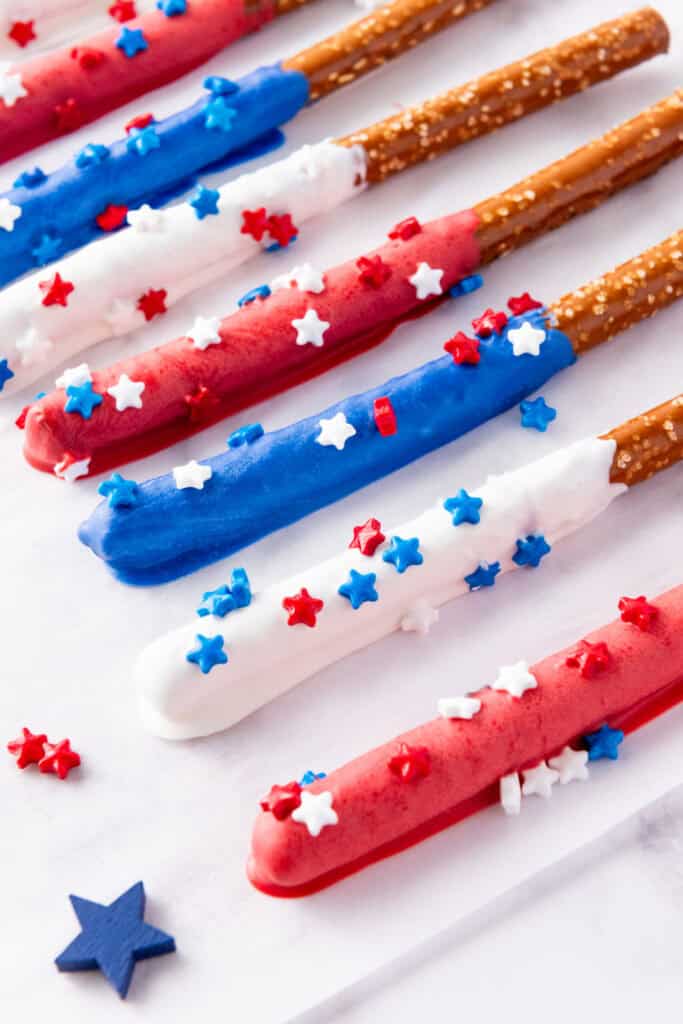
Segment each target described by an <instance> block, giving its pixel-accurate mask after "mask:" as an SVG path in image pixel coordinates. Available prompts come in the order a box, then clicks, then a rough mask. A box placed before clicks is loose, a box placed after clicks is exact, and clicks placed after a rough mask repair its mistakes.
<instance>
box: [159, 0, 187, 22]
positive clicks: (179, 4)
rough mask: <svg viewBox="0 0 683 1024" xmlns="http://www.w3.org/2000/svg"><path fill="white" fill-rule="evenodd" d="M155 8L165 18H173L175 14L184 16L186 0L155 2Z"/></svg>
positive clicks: (161, 0) (160, 0)
mask: <svg viewBox="0 0 683 1024" xmlns="http://www.w3.org/2000/svg"><path fill="white" fill-rule="evenodd" d="M157 7H158V8H159V10H160V11H163V13H164V14H165V15H166V17H167V18H175V16H176V15H177V14H185V12H186V11H187V0H157Z"/></svg>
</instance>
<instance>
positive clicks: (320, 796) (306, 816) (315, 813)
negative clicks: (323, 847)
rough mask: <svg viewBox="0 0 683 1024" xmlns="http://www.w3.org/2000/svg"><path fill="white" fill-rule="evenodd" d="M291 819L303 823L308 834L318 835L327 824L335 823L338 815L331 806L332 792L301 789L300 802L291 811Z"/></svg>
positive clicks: (337, 820) (337, 821)
mask: <svg viewBox="0 0 683 1024" xmlns="http://www.w3.org/2000/svg"><path fill="white" fill-rule="evenodd" d="M292 821H298V822H299V823H300V824H301V825H305V826H306V828H307V829H308V833H309V835H311V836H314V837H317V836H319V835H320V833H321V832H322V830H323V829H324V828H325V827H326V826H327V825H337V824H338V823H339V816H338V814H337V812H336V811H335V810H334V808H333V807H332V794H331V793H330V792H328V791H326V792H324V793H309V792H308V790H305V789H304V790H302V792H301V803H300V804H299V806H298V807H296V808H295V809H294V810H293V811H292Z"/></svg>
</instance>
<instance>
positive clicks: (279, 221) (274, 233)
mask: <svg viewBox="0 0 683 1024" xmlns="http://www.w3.org/2000/svg"><path fill="white" fill-rule="evenodd" d="M268 234H269V235H270V237H271V238H272V239H273V240H274V241H275V244H276V245H277V246H278V248H280V249H286V248H287V246H288V245H290V244H291V243H292V242H295V241H296V239H297V238H298V235H299V229H298V228H297V226H296V224H294V222H293V221H292V218H291V216H290V214H288V213H283V214H280V215H276V214H273V216H271V217H269V218H268Z"/></svg>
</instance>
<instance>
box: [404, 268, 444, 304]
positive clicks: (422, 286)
mask: <svg viewBox="0 0 683 1024" xmlns="http://www.w3.org/2000/svg"><path fill="white" fill-rule="evenodd" d="M442 277H443V270H439V268H438V267H430V266H429V264H428V263H425V262H422V263H418V265H417V270H416V271H415V273H414V274H413V276H412V277H409V278H408V280H409V281H410V283H411V284H412V286H413V288H414V289H415V291H416V293H417V297H418V299H427V298H429V296H430V295H441V293H442V291H443V288H442V287H441V278H442Z"/></svg>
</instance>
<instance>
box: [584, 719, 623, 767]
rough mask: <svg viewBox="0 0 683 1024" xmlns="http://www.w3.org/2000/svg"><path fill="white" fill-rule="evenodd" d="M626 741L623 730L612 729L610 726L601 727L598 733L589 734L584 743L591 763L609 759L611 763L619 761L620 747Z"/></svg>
mask: <svg viewBox="0 0 683 1024" xmlns="http://www.w3.org/2000/svg"><path fill="white" fill-rule="evenodd" d="M623 741H624V734H623V732H622V731H621V729H610V727H609V725H603V726H601V727H600V728H599V729H598V731H597V732H589V733H588V735H587V736H584V737H583V742H584V743H585V744H586V747H587V749H588V760H589V761H601V760H602V759H603V758H609V760H610V761H617V760H618V759H619V745H620V744H621V743H623Z"/></svg>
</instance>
